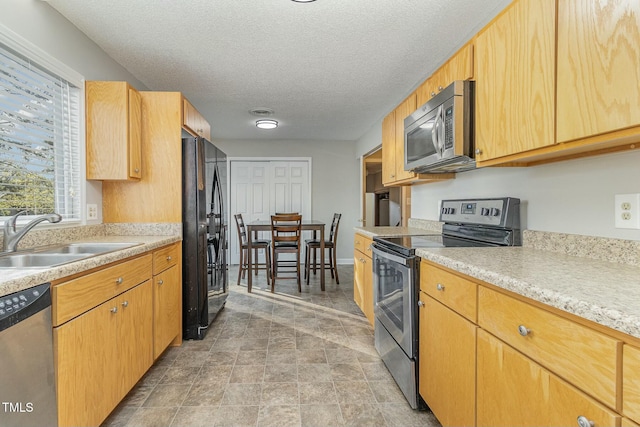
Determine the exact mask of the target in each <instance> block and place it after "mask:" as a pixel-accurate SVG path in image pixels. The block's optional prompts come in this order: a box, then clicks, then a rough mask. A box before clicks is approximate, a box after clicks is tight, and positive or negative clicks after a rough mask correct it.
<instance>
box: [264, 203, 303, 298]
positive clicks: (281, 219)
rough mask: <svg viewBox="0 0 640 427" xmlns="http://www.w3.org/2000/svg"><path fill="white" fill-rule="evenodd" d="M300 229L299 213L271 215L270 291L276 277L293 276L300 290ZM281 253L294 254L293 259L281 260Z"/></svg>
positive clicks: (273, 286)
mask: <svg viewBox="0 0 640 427" xmlns="http://www.w3.org/2000/svg"><path fill="white" fill-rule="evenodd" d="M301 231H302V216H301V215H299V214H281V215H278V214H276V215H271V251H272V253H273V258H272V260H273V261H272V263H273V264H272V266H271V292H274V288H275V281H276V279H277V278H280V279H283V278H295V279H297V281H298V292H301V291H302V288H301V286H300V282H301V281H300V246H301V241H300V236H301ZM281 254H294V255H295V260H281V259H279V255H281ZM281 270H282V273H283V274H284V273H289V274H291V273H293V271H294V270H295V276H293V275H281V274H280V271H281Z"/></svg>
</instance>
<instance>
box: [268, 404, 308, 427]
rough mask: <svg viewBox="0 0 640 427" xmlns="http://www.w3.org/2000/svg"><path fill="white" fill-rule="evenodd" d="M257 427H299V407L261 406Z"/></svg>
mask: <svg viewBox="0 0 640 427" xmlns="http://www.w3.org/2000/svg"><path fill="white" fill-rule="evenodd" d="M258 427H300V406H299V405H266V406H265V405H261V406H260V413H259V415H258Z"/></svg>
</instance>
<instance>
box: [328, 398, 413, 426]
mask: <svg viewBox="0 0 640 427" xmlns="http://www.w3.org/2000/svg"><path fill="white" fill-rule="evenodd" d="M340 409H341V413H342V417H343V419H344V425H345V426H353V427H365V426H366V427H386V426H387V422H386V421H385V419H384V416H383V415H382V412H381V411H380V410H379V409H378V407H377V406H376V405H372V404H370V403H343V404H340ZM389 426H398V427H402V426H403V424H389Z"/></svg>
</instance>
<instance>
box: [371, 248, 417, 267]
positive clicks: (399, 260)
mask: <svg viewBox="0 0 640 427" xmlns="http://www.w3.org/2000/svg"><path fill="white" fill-rule="evenodd" d="M371 249H372V250H373V253H374V254H375V255H378V256H379V257H380V258H384V259H388V260H391V261H393V262H397V263H398V264H402V265H408V264H409V260H408V259H407V258H404V257H400V256H398V255H394V254H391V253H389V252H386V251H381V250H380V249H378V248H376V246H375V245H371Z"/></svg>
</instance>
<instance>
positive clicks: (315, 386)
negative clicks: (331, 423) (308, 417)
mask: <svg viewBox="0 0 640 427" xmlns="http://www.w3.org/2000/svg"><path fill="white" fill-rule="evenodd" d="M298 393H299V396H300V404H304V405H319V404H328V403H338V397H337V395H336V390H335V388H334V386H333V382H315V383H311V382H309V383H298Z"/></svg>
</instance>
